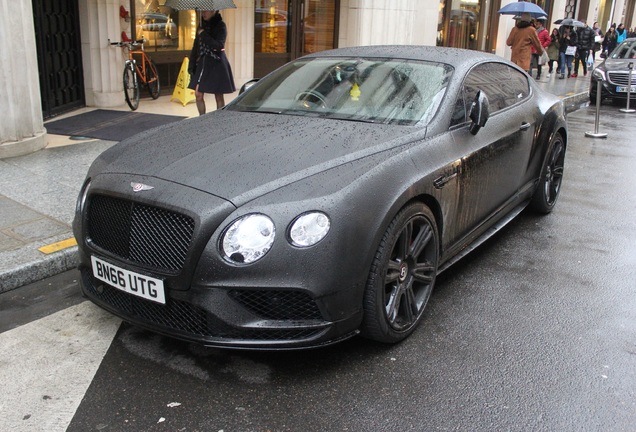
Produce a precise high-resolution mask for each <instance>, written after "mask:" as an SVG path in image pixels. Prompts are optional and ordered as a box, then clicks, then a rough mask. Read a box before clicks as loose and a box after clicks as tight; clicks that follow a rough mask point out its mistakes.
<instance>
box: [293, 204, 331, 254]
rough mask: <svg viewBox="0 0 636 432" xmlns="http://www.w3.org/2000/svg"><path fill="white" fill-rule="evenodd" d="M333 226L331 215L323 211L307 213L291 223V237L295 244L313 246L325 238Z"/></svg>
mask: <svg viewBox="0 0 636 432" xmlns="http://www.w3.org/2000/svg"><path fill="white" fill-rule="evenodd" d="M330 227H331V222H330V221H329V217H328V216H327V215H326V214H324V213H321V212H312V213H306V214H303V215H301V216H300V217H298V218H297V219H296V220H295V221H294V223H292V225H291V229H290V230H289V237H290V239H291V242H292V244H293V245H294V246H297V247H308V246H313V245H315V244H316V243H318V242H319V241H320V240H322V239H323V238H325V236H326V235H327V233H328V232H329V228H330Z"/></svg>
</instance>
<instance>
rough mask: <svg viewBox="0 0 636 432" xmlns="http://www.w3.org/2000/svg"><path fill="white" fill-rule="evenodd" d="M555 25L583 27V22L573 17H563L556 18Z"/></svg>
mask: <svg viewBox="0 0 636 432" xmlns="http://www.w3.org/2000/svg"><path fill="white" fill-rule="evenodd" d="M554 23H555V24H557V25H564V26H570V27H585V25H586V24H585V23H583V22H581V21H578V20H575V19H573V18H563V19H558V20H556V21H555V22H554Z"/></svg>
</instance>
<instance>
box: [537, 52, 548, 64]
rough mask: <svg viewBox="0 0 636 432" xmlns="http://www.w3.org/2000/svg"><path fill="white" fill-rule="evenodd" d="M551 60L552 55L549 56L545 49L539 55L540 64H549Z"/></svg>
mask: <svg viewBox="0 0 636 432" xmlns="http://www.w3.org/2000/svg"><path fill="white" fill-rule="evenodd" d="M549 61H550V57H549V56H548V53H547V52H546V51H545V50H543V52H542V53H541V55H540V56H539V64H540V65H544V64H548V62H549Z"/></svg>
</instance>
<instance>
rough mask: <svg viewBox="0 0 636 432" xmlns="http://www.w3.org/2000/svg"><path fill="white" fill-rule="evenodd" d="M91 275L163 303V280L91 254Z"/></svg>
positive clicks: (120, 288) (121, 288)
mask: <svg viewBox="0 0 636 432" xmlns="http://www.w3.org/2000/svg"><path fill="white" fill-rule="evenodd" d="M91 263H92V265H93V276H95V277H96V278H97V279H99V280H101V281H103V282H106V283H107V284H108V285H110V286H112V287H115V288H117V289H119V290H122V291H125V292H127V293H128V294H132V295H135V296H137V297H141V298H145V299H146V300H151V301H154V302H157V303H161V304H165V303H166V297H165V295H164V289H163V281H162V280H161V279H157V278H153V277H150V276H146V275H143V274H140V273H136V272H133V271H130V270H126V269H125V268H121V267H118V266H116V265H113V264H111V263H109V262H107V261H104V260H103V259H101V258H97V257H94V256H91Z"/></svg>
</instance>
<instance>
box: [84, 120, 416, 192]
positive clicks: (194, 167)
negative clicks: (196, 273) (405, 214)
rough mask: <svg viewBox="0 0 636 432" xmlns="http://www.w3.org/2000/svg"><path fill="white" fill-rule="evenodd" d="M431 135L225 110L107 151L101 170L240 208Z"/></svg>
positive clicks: (413, 128)
mask: <svg viewBox="0 0 636 432" xmlns="http://www.w3.org/2000/svg"><path fill="white" fill-rule="evenodd" d="M425 132H426V128H425V127H417V126H396V125H382V124H371V123H361V122H353V121H344V120H333V119H321V118H307V117H300V116H290V115H277V114H257V113H245V112H236V111H225V110H224V111H216V112H214V113H210V114H209V115H205V116H201V117H197V118H193V119H188V120H183V121H179V122H175V123H170V124H168V125H165V126H162V127H159V128H157V129H153V130H150V131H146V132H143V133H141V134H138V135H135V136H134V137H131V138H129V139H127V140H124V141H122V142H121V143H119V144H117V145H115V146H113V147H112V148H110V149H109V150H107V151H106V152H104V153H103V154H102V155H101V156H100V158H99V160H98V162H97V164H96V165H98V166H99V168H97V171H98V172H101V173H104V172H108V173H128V174H133V175H134V174H137V175H144V176H151V177H156V178H161V179H164V180H168V181H172V182H175V183H179V184H183V185H186V186H189V187H192V188H195V189H198V190H202V191H205V192H208V193H211V194H213V195H216V196H218V197H221V198H224V199H227V200H229V201H232V202H234V203H235V204H240V202H244V201H245V200H248V199H250V198H254V197H255V196H258V195H262V194H264V193H267V192H268V191H271V190H275V189H277V188H280V187H282V186H285V185H287V184H290V183H292V182H294V181H297V180H300V179H303V178H306V177H308V176H311V175H313V174H316V173H318V172H322V171H324V170H327V169H329V168H331V167H335V166H338V165H341V164H344V163H349V162H351V161H353V160H356V159H358V158H361V157H364V156H366V155H369V154H373V153H377V152H380V151H382V150H384V149H387V148H390V147H393V146H395V145H398V144H399V143H401V142H408V141H411V140H413V139H421V138H423V137H424V135H425ZM94 174H97V173H94Z"/></svg>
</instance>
